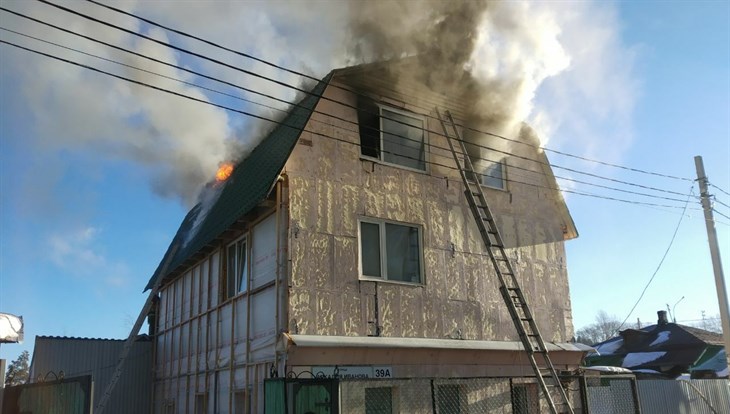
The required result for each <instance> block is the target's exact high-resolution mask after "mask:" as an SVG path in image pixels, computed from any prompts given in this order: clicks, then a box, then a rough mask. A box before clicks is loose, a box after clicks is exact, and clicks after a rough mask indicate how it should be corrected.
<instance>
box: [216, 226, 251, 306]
mask: <svg viewBox="0 0 730 414" xmlns="http://www.w3.org/2000/svg"><path fill="white" fill-rule="evenodd" d="M247 247H248V237H247V236H243V237H241V238H240V239H238V240H236V241H234V242H233V243H231V244H229V245H228V249H227V250H226V260H227V262H226V263H227V266H226V273H225V279H226V280H225V281H224V282H225V283H223V284H222V286H221V287H222V288H223V289H224V295H223V299H224V300H225V299H228V298H232V297H233V296H236V294H238V293H240V292H245V291H246V289H247V288H248V249H247Z"/></svg>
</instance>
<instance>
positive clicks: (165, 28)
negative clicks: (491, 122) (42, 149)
mask: <svg viewBox="0 0 730 414" xmlns="http://www.w3.org/2000/svg"><path fill="white" fill-rule="evenodd" d="M39 1H42V2H43V3H47V4H51V5H52V3H49V2H47V1H45V0H39ZM87 1H88V2H90V3H93V4H96V5H97V6H100V7H104V8H106V9H108V10H112V11H115V12H117V13H120V14H123V15H125V16H128V17H132V18H135V19H137V20H140V21H143V22H145V23H147V24H150V25H153V26H157V27H159V28H161V29H164V30H167V31H170V32H173V33H175V34H178V35H180V36H184V37H187V38H190V39H194V40H197V41H199V42H202V43H204V44H207V45H209V46H213V47H216V48H219V49H221V50H225V51H227V52H230V53H233V54H236V55H238V56H241V57H245V58H248V59H251V60H254V61H256V62H259V63H263V64H264V65H268V66H270V67H273V68H275V69H279V70H282V71H285V72H288V73H291V74H294V75H298V76H301V77H304V78H307V79H310V80H313V81H318V80H319V79H317V78H316V77H314V76H312V75H308V74H306V73H303V72H300V71H297V70H294V69H291V68H287V67H284V66H281V65H277V64H275V63H273V62H271V61H268V60H265V59H262V58H259V57H256V56H254V55H251V54H249V53H244V52H241V51H239V50H235V49H232V48H229V47H226V46H223V45H221V44H219V43H216V42H213V41H210V40H207V39H204V38H202V37H199V36H196V35H193V34H190V33H188V32H185V31H182V30H179V29H175V28H172V27H170V26H166V25H163V24H161V23H159V22H156V21H153V20H151V19H147V18H145V17H142V16H139V15H137V14H134V13H131V12H128V11H125V10H122V9H119V8H117V7H114V6H111V5H108V4H104V3H101V2H99V1H96V0H87ZM337 87H338V88H340V89H344V90H346V91H348V92H352V93H355V94H358V95H362V94H361V93H360V92H358V91H354V90H352V89H350V88H343V87H341V86H339V85H337ZM411 97H412V96H411ZM421 109H424V110H429V109H428V108H423V107H421ZM430 118H431V119H434V120H435V119H436V118H435V117H430ZM457 125H458V126H460V127H462V128H467V129H469V130H472V131H474V132H478V133H481V134H488V135H491V136H494V137H496V138H501V139H504V140H507V141H510V142H515V143H519V144H522V145H528V146H531V147H534V148H538V149H543V150H545V151H549V152H552V153H555V154H559V155H563V156H568V157H572V158H576V159H580V160H583V161H589V162H594V163H597V164H601V165H605V166H610V167H614V168H620V169H624V170H628V171H633V172H638V173H643V174H649V175H654V176H659V177H664V178H672V179H677V180H683V181H694V180H692V179H690V178H684V177H677V176H673V175H667V174H661V173H657V172H652V171H646V170H642V169H638V168H632V167H626V166H622V165H618V164H612V163H608V162H605V161H599V160H594V159H590V158H587V157H582V156H579V155H574V154H569V153H567V152H563V151H557V150H553V149H550V148H546V147H542V146H539V145H533V144H530V143H528V142H525V141H522V140H516V139H513V138H507V137H504V136H501V135H499V134H494V133H490V132H486V131H482V130H478V129H475V128H470V127H466V126H464V125H459V124H457ZM682 195H683V194H682Z"/></svg>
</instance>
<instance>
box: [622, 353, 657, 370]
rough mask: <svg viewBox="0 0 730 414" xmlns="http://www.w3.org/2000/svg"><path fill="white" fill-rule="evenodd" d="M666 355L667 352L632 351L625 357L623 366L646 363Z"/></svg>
mask: <svg viewBox="0 0 730 414" xmlns="http://www.w3.org/2000/svg"><path fill="white" fill-rule="evenodd" d="M664 355H666V352H632V353H629V354H626V356H625V357H624V362H623V364H621V366H623V367H626V368H630V367H636V366H639V365H642V364H646V363H647V362H651V361H654V360H657V359H659V358H661V357H663V356H664Z"/></svg>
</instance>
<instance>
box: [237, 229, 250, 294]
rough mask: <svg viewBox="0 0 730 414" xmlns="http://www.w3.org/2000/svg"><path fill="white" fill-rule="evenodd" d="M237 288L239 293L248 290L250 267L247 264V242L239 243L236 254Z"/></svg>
mask: <svg viewBox="0 0 730 414" xmlns="http://www.w3.org/2000/svg"><path fill="white" fill-rule="evenodd" d="M236 261H237V263H236V278H237V280H236V286H237V287H238V290H237V291H238V292H243V291H245V290H246V287H247V285H248V266H247V263H246V240H245V239H244V240H242V241H240V242H238V243H237V252H236Z"/></svg>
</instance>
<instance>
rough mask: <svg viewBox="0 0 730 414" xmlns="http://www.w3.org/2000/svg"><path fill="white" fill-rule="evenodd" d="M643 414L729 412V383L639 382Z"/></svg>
mask: <svg viewBox="0 0 730 414" xmlns="http://www.w3.org/2000/svg"><path fill="white" fill-rule="evenodd" d="M637 384H638V388H639V400H640V401H641V412H642V414H689V413H692V414H720V413H730V380H717V379H706V380H700V379H695V380H687V381H666V380H641V381H637Z"/></svg>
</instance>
